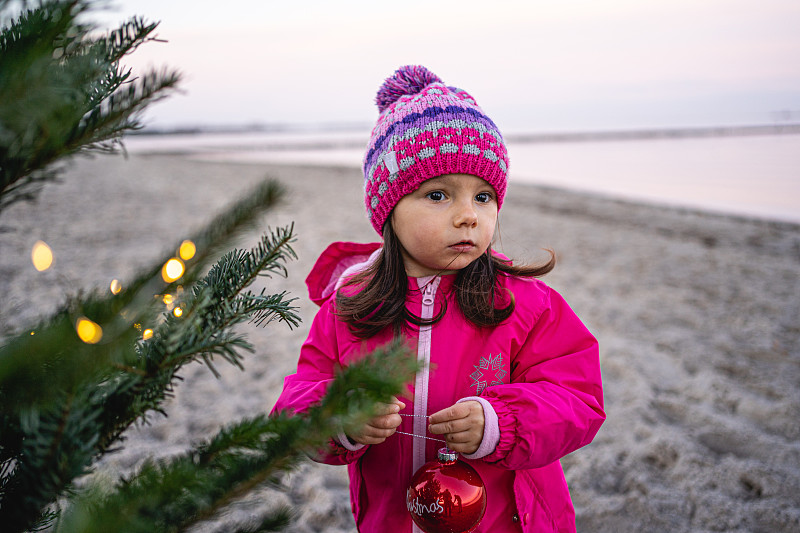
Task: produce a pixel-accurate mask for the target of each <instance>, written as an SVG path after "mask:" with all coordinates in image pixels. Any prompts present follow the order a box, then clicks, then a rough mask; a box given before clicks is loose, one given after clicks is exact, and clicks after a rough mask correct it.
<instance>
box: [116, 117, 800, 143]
mask: <svg viewBox="0 0 800 533" xmlns="http://www.w3.org/2000/svg"><path fill="white" fill-rule="evenodd" d="M369 127H370V126H369V125H364V124H356V123H353V124H319V125H314V126H292V125H286V124H273V125H260V124H254V125H246V126H219V127H211V126H192V127H179V128H155V129H143V130H139V131H137V132H133V133H130V134H129V135H132V136H136V137H140V136H141V137H146V136H162V135H209V134H213V135H226V134H241V133H267V134H268V133H274V134H286V133H325V132H357V131H362V130H363V131H365V132H368V131H369ZM798 134H800V123H797V124H795V123H787V124H760V125H758V124H755V125H746V126H698V127H680V128H640V129H630V130H625V129H620V130H598V131H574V132H542V133H510V134H507V135H505V139H506V142H513V143H562V142H588V141H639V140H650V139H688V138H703V137H743V136H754V135H798ZM363 144H364V143H363V142H362V141H358V142H356V141H353V140H350V139H341V140H338V142H337V141H335V140H330V141H326V142H322V143H314V144H308V143H303V145H302V148H303V149H314V150H319V149H330V148H361V147H363ZM288 147H289V146H287V145H286V144H283V145H278V146H274V147H272V148H273V149H286V148H288ZM291 147H292V148H298V147H296V146H294V145H292V146H291Z"/></svg>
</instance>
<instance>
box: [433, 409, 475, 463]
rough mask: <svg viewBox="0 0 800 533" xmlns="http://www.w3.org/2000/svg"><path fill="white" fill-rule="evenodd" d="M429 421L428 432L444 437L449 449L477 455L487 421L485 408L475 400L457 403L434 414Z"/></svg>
mask: <svg viewBox="0 0 800 533" xmlns="http://www.w3.org/2000/svg"><path fill="white" fill-rule="evenodd" d="M428 421H429V422H430V425H429V426H428V431H430V432H431V433H433V434H434V435H444V438H445V441H447V447H448V448H450V449H451V450H453V451H456V452H460V453H465V454H470V453H475V452H476V451H477V450H478V447H479V446H480V445H481V441H482V440H483V426H484V424H485V423H486V420H485V418H484V416H483V406H482V405H481V404H480V402H476V401H475V400H469V401H466V402H461V403H457V404H455V405H451V406H450V407H448V408H447V409H442V410H441V411H439V412H436V413H433V414H432V415H431V416H429V417H428Z"/></svg>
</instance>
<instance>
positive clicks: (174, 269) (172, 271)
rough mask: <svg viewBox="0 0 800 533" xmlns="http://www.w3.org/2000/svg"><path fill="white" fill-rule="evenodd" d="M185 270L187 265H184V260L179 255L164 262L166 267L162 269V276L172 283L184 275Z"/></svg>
mask: <svg viewBox="0 0 800 533" xmlns="http://www.w3.org/2000/svg"><path fill="white" fill-rule="evenodd" d="M185 270H186V267H185V266H184V264H183V261H181V260H180V259H178V258H177V257H173V258H172V259H170V260H169V261H167V262H166V263H164V267H163V268H162V269H161V277H162V278H164V281H166V282H167V283H172V282H173V281H175V280H176V279H178V278H180V277H181V276H183V272H184V271H185Z"/></svg>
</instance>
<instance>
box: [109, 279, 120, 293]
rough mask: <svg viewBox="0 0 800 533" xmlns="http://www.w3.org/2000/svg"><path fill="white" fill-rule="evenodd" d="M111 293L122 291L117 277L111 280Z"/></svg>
mask: <svg viewBox="0 0 800 533" xmlns="http://www.w3.org/2000/svg"><path fill="white" fill-rule="evenodd" d="M110 289H111V293H112V294H119V293H120V291H122V283H120V282H119V280H118V279H113V280H111V287H110Z"/></svg>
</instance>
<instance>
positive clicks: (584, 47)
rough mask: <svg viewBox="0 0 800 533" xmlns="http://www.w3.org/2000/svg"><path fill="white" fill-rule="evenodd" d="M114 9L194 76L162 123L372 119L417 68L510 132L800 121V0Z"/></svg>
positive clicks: (173, 2) (148, 54)
mask: <svg viewBox="0 0 800 533" xmlns="http://www.w3.org/2000/svg"><path fill="white" fill-rule="evenodd" d="M112 5H113V6H116V7H115V9H114V10H113V11H111V12H108V13H104V14H103V15H102V21H103V24H104V25H107V26H110V25H112V24H115V23H117V22H119V21H121V20H123V19H125V18H127V17H128V16H130V15H134V14H138V15H143V16H144V17H145V18H147V19H149V20H160V21H161V25H160V26H159V29H158V36H159V37H160V38H162V39H166V40H167V41H168V42H167V43H150V44H147V45H145V46H143V47H142V48H140V49H139V50H137V51H136V52H135V53H134V54H133V55H132V56H130V57H129V58H128V59H126V61H125V63H126V64H127V65H129V66H132V67H134V70H135V71H136V70H138V69H141V68H143V67H147V66H156V67H161V66H169V67H173V68H176V69H178V70H180V71H182V72H183V73H184V75H185V81H184V83H183V89H184V92H183V94H176V95H174V96H172V97H170V98H169V99H168V100H166V101H164V102H161V103H158V104H157V105H155V106H154V107H153V108H152V109H151V110H150V111H149V112H148V114H147V115H146V117H147V118H146V122H147V124H150V125H154V126H162V127H170V126H187V125H202V124H215V125H224V124H228V125H236V124H247V123H253V122H259V123H276V122H277V123H303V124H310V123H329V122H357V123H365V124H369V123H373V122H374V120H375V119H376V118H377V110H376V108H375V106H374V103H373V101H374V96H375V92H376V91H377V89H378V87H379V86H380V84H381V82H382V81H383V79H384V78H386V77H387V76H389V75H390V74H391V73H392V72H393V71H394V70H395V69H396V68H397V67H399V66H401V65H404V64H422V65H425V66H426V67H428V68H429V69H430V70H432V71H433V72H435V73H436V74H437V75H439V77H441V78H442V79H443V80H444V81H445V82H446V83H448V84H449V85H454V86H458V87H461V88H464V89H466V90H467V91H468V92H470V93H471V94H472V95H473V96H474V97H475V98H476V99H477V101H478V103H479V105H481V106H482V107H483V109H484V111H486V112H487V113H488V114H489V115H490V116H491V117H492V118H493V119H494V120H495V122H497V123H498V124H499V125H500V127H501V129H503V130H504V131H531V132H541V131H562V130H584V129H620V128H646V127H660V126H668V127H677V126H705V125H712V126H714V125H728V124H754V123H758V124H763V123H773V122H776V121H779V120H786V118H787V117H788V118H790V119H792V120H793V121H794V122H800V61H799V60H798V58H799V57H800V1H798V0H549V1H545V0H524V1H505V0H493V1H491V2H490V1H488V0H460V1H451V0H441V1H439V0H423V1H419V0H407V1H395V2H381V1H378V0H371V1H370V0H364V1H356V0H352V1H322V0H309V1H300V0H297V1H286V0H281V1H275V0H227V1H225V2H220V1H213V2H212V1H208V0H194V1H189V0H169V1H167V0H159V1H156V0H121V1H117V2H113V3H112ZM785 111H788V112H790V113H789V114H788V115H787V114H785V113H784V114H781V112H785Z"/></svg>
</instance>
